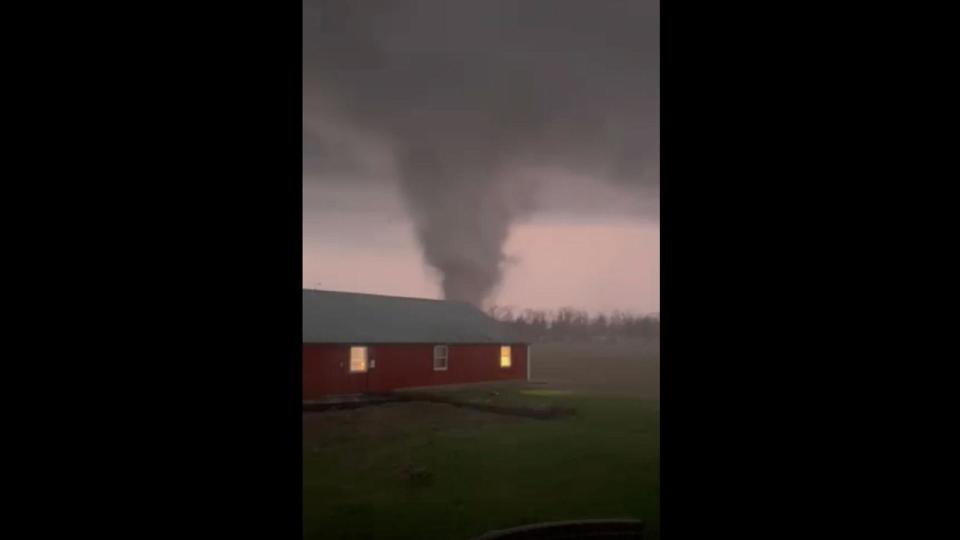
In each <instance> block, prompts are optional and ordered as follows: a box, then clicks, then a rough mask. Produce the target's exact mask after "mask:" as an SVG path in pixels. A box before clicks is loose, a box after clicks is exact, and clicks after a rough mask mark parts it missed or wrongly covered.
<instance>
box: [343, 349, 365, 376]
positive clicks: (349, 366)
mask: <svg viewBox="0 0 960 540" xmlns="http://www.w3.org/2000/svg"><path fill="white" fill-rule="evenodd" d="M354 349H363V369H353V350H354ZM348 354H349V357H348V359H347V371H349V372H350V374H351V375H353V374H361V373H366V372H368V371H370V349H369V348H367V346H366V345H351V346H350V349H349V352H348Z"/></svg>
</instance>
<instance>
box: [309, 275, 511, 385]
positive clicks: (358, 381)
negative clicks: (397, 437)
mask: <svg viewBox="0 0 960 540" xmlns="http://www.w3.org/2000/svg"><path fill="white" fill-rule="evenodd" d="M529 377H530V362H529V347H528V344H527V343H526V342H524V341H522V340H519V339H517V338H516V337H515V336H513V334H512V332H511V331H510V329H509V328H508V327H507V326H506V325H504V324H502V323H500V322H498V321H495V320H493V319H492V318H490V317H489V316H487V315H486V314H485V313H483V312H482V311H480V310H479V309H477V308H475V307H474V306H472V305H470V304H467V303H464V302H453V301H444V300H426V299H418V298H402V297H396V296H380V295H372V294H356V293H343V292H330V291H312V290H304V291H303V399H304V400H313V399H318V398H321V397H324V396H328V395H335V394H361V393H375V392H385V391H389V390H393V389H397V388H410V387H420V386H435V385H444V384H463V383H474V382H484V381H503V380H525V379H529Z"/></svg>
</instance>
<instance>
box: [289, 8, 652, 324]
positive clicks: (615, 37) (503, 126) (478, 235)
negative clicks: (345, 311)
mask: <svg viewBox="0 0 960 540" xmlns="http://www.w3.org/2000/svg"><path fill="white" fill-rule="evenodd" d="M303 14H304V28H303V31H304V65H303V71H304V74H303V75H304V77H303V80H304V86H303V109H304V117H303V121H304V132H303V136H304V140H303V161H304V186H303V195H304V209H303V210H304V218H303V219H304V239H303V250H304V268H303V274H304V286H305V287H311V288H325V289H332V290H349V291H358V292H373V293H385V294H398V295H406V296H425V297H432V298H443V297H449V298H455V299H460V300H466V301H470V302H473V303H476V304H483V305H489V304H491V303H496V304H501V305H514V306H517V307H533V308H557V307H561V306H568V305H570V306H576V307H581V308H585V309H588V310H591V311H597V310H611V309H625V310H632V311H638V312H652V311H659V304H660V295H659V287H660V276H659V266H660V261H659V251H660V250H659V191H660V190H659V186H660V178H659V172H660V160H659V149H660V147H659V2H656V1H655V2H645V1H642V0H636V1H613V0H590V1H586V0H576V1H572V0H552V1H538V0H525V1H519V0H515V1H496V0H485V1H479V0H469V1H468V0H420V1H413V0H391V1H387V2H384V1H375V0H341V1H327V0H315V1H310V0H306V1H305V2H304V13H303Z"/></svg>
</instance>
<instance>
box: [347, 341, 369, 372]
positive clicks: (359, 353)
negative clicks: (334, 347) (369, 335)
mask: <svg viewBox="0 0 960 540" xmlns="http://www.w3.org/2000/svg"><path fill="white" fill-rule="evenodd" d="M365 371H367V348H366V347H350V373H363V372H365Z"/></svg>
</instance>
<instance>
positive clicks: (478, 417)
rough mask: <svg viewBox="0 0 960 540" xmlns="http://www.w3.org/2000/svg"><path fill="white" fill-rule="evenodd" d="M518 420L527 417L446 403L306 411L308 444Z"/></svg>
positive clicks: (379, 438)
mask: <svg viewBox="0 0 960 540" xmlns="http://www.w3.org/2000/svg"><path fill="white" fill-rule="evenodd" d="M517 421H524V419H522V418H519V417H510V416H501V415H492V414H489V413H485V412H481V411H475V410H470V409H461V408H456V407H451V406H449V405H447V404H443V403H424V402H418V401H406V402H398V403H384V404H381V405H377V406H375V407H364V408H360V409H344V410H332V411H327V412H322V413H310V414H304V415H303V441H304V445H305V446H309V445H317V444H322V445H327V444H336V443H339V442H355V441H363V440H369V441H376V440H383V439H384V438H393V437H407V436H410V435H411V434H414V433H423V432H424V431H445V430H449V429H463V428H475V427H481V426H484V425H488V424H503V423H504V422H517Z"/></svg>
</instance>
